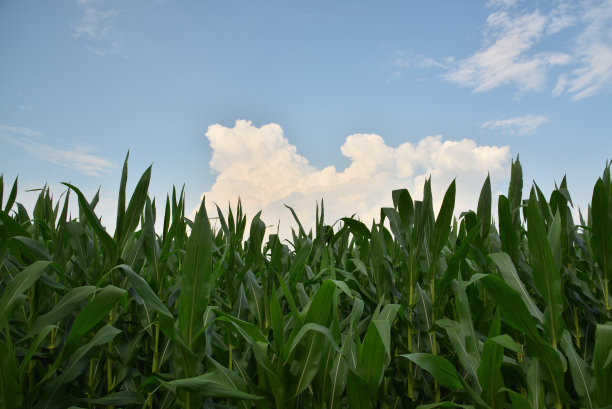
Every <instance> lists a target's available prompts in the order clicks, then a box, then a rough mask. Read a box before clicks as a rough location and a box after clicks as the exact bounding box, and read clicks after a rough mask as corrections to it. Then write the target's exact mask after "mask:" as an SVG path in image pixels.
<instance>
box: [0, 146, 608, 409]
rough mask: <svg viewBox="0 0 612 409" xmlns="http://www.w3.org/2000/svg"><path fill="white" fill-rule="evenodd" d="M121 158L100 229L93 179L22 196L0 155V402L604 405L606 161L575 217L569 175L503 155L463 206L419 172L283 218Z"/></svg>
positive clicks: (534, 408) (266, 407)
mask: <svg viewBox="0 0 612 409" xmlns="http://www.w3.org/2000/svg"><path fill="white" fill-rule="evenodd" d="M127 179H128V158H127V157H126V160H125V163H124V166H123V171H122V175H121V180H120V188H119V194H118V203H117V219H116V227H115V231H114V233H113V234H110V233H109V232H108V231H107V229H106V228H105V227H104V225H103V222H102V219H101V218H100V217H99V216H98V215H97V214H96V210H95V209H96V205H97V203H98V200H99V195H98V194H96V195H94V197H93V198H87V197H85V195H84V194H83V193H82V192H81V191H80V190H79V189H78V188H77V187H75V186H73V185H71V184H65V186H66V191H65V192H63V193H62V194H61V196H60V197H59V198H58V199H55V198H54V197H53V195H52V192H50V190H49V188H48V187H46V186H45V187H43V188H42V189H40V190H39V197H38V200H37V201H36V204H35V206H34V208H33V209H26V208H25V207H24V206H23V205H22V204H20V203H19V202H18V201H17V199H18V198H17V196H18V180H15V182H14V183H13V185H12V187H11V188H10V189H7V190H6V191H7V195H6V196H4V192H5V189H4V180H3V178H2V177H1V176H0V262H1V263H0V407H1V408H20V407H32V408H64V407H75V408H95V407H107V408H113V407H140V408H173V407H182V408H213V407H219V408H228V407H235V408H242V409H246V408H261V409H271V408H288V409H292V408H327V409H335V408H338V409H340V408H415V407H422V408H434V407H465V408H487V409H489V408H491V409H497V408H510V407H518V408H530V409H539V408H545V407H556V408H569V407H581V408H600V407H601V408H603V407H610V406H611V405H612V353H611V352H610V351H611V350H612V316H611V315H612V312H611V309H612V307H611V304H612V299H611V296H610V280H611V279H612V183H611V179H610V165H609V164H606V166H605V169H604V172H603V175H602V177H601V178H599V179H598V180H597V181H596V183H595V186H594V189H593V196H592V200H591V204H590V205H589V206H588V209H586V211H587V212H586V219H585V218H584V216H583V215H582V213H581V212H579V220H577V221H575V220H574V212H573V210H572V207H573V204H572V199H571V196H570V194H569V192H568V189H567V182H566V179H565V178H563V179H562V182H561V183H560V185H558V186H557V185H555V189H554V190H553V192H552V193H551V194H550V196H549V197H546V196H545V195H544V194H543V192H542V191H541V190H540V188H539V187H538V185H537V184H535V183H534V184H533V186H532V187H531V189H530V192H529V196H528V197H525V198H524V197H522V192H523V178H522V168H521V164H520V162H519V160H518V157H517V159H516V161H513V163H512V167H511V178H510V185H509V188H508V193H507V195H500V196H499V198H498V201H497V202H498V206H497V213H494V212H493V209H492V194H491V183H490V180H489V178H488V177H487V178H486V179H485V182H484V184H483V187H482V190H481V193H480V196H479V198H478V206H477V209H476V210H475V211H464V212H463V213H460V214H459V213H458V210H463V209H456V208H455V183H454V182H453V183H451V184H450V186H449V187H448V189H447V191H446V193H445V195H444V198H443V200H442V204H441V206H440V208H439V209H434V206H433V198H432V192H431V180H429V179H428V180H427V181H426V182H425V184H424V186H423V195H422V197H423V199H422V200H413V198H412V196H411V194H410V192H409V191H408V190H406V189H401V190H395V191H393V192H391V196H392V199H393V207H388V208H382V209H381V210H380V218H379V220H378V221H377V222H376V221H374V222H372V223H365V222H364V221H362V220H359V219H358V218H355V217H344V218H342V219H340V220H338V221H334V223H332V224H328V223H326V221H325V210H324V203H323V201H321V203H320V204H319V203H317V206H316V211H315V223H314V227H313V228H312V229H311V230H309V231H306V229H304V227H303V226H304V225H303V224H302V223H301V221H300V220H299V219H298V218H297V216H296V214H295V212H294V211H293V209H291V208H288V210H287V211H289V212H291V213H292V214H293V216H294V218H295V228H294V229H293V230H292V234H291V237H288V238H283V237H279V236H278V234H268V233H267V232H266V225H265V224H264V222H263V221H262V220H261V214H256V215H253V216H252V217H251V218H250V223H247V221H248V220H249V219H248V218H247V215H246V214H245V213H244V211H243V209H242V207H241V204H240V202H238V205H237V206H236V208H233V209H232V208H228V209H227V211H225V212H224V211H223V210H222V209H220V208H219V207H217V208H216V214H214V215H213V214H207V211H206V209H207V207H206V202H205V200H203V201H202V204H201V206H200V209H199V211H198V212H197V214H196V216H195V218H194V219H193V220H189V219H188V218H186V217H185V193H184V191H183V190H180V191H178V190H177V189H173V190H172V194H171V195H168V196H167V197H166V200H165V202H164V203H163V206H162V205H160V206H158V203H157V202H156V200H155V199H154V198H150V197H149V195H148V187H149V182H150V179H151V168H148V169H146V170H145V171H144V173H143V174H142V176H141V177H140V179H139V181H138V183H137V184H136V187H135V189H134V191H133V193H132V194H131V196H129V195H128V192H127V191H126V185H127ZM128 197H129V200H128ZM70 200H73V201H76V203H77V204H78V214H77V215H74V216H73V215H72V214H70V211H69V208H70V207H69V204H70ZM158 207H159V209H160V211H159V212H158ZM158 215H159V217H160V219H159V220H160V223H157V220H158V219H157V217H158ZM456 215H458V216H456ZM162 217H163V219H162ZM156 225H160V226H162V227H161V231H156V230H155V226H156ZM213 226H214V227H213Z"/></svg>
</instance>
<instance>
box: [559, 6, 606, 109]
mask: <svg viewBox="0 0 612 409" xmlns="http://www.w3.org/2000/svg"><path fill="white" fill-rule="evenodd" d="M580 20H581V23H582V24H583V25H584V30H583V31H582V32H581V33H580V34H579V35H578V37H577V38H576V41H575V47H574V53H575V56H576V57H575V58H576V60H577V61H578V67H577V68H575V69H574V70H573V71H571V72H569V73H564V74H562V75H561V76H560V77H559V79H558V81H557V84H556V86H555V88H554V90H553V95H555V96H558V95H561V94H563V93H567V94H570V95H571V96H572V99H574V100H579V99H583V98H586V97H590V96H593V95H595V94H597V93H599V92H601V91H606V90H609V89H610V88H611V87H612V1H611V0H604V1H601V2H600V3H599V4H593V2H588V7H587V8H586V9H585V10H584V12H583V14H582V16H581V19H580Z"/></svg>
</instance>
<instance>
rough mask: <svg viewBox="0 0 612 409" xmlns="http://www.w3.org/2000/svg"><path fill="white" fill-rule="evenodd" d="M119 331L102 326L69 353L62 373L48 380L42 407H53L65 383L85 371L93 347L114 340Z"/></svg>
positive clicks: (62, 391) (63, 389)
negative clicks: (86, 341) (83, 343)
mask: <svg viewBox="0 0 612 409" xmlns="http://www.w3.org/2000/svg"><path fill="white" fill-rule="evenodd" d="M119 333H121V330H119V329H117V328H115V327H111V326H109V325H106V326H104V327H102V328H100V330H99V331H98V332H97V333H96V334H95V335H94V337H93V338H92V339H91V341H89V342H88V343H86V344H85V345H83V346H81V347H79V348H78V349H76V351H74V353H71V354H70V355H68V356H67V362H66V365H65V366H64V368H63V371H62V372H61V374H60V375H59V376H57V377H56V378H54V379H53V380H52V381H51V382H46V384H45V388H44V391H43V396H44V400H43V404H42V406H41V407H42V408H43V409H46V408H49V407H53V406H54V403H56V400H57V399H56V394H57V393H58V392H60V393H64V391H65V389H66V386H65V385H66V384H68V383H70V382H72V381H73V380H74V379H76V378H77V377H78V376H79V375H80V374H81V373H82V372H83V370H84V369H85V367H86V366H87V364H88V363H89V358H90V357H91V356H92V355H93V353H94V352H95V351H94V350H93V349H94V348H95V347H98V346H100V345H104V344H106V343H108V342H110V341H112V340H113V338H115V336H117V334H119ZM64 350H65V348H64ZM45 378H46V377H45ZM43 382H44V379H43ZM58 398H61V395H59V396H58Z"/></svg>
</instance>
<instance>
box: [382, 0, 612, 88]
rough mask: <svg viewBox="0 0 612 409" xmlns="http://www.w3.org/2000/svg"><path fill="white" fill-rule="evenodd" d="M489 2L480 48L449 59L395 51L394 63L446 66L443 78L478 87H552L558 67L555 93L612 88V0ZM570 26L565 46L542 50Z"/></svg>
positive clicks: (401, 66)
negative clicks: (533, 5) (546, 4)
mask: <svg viewBox="0 0 612 409" xmlns="http://www.w3.org/2000/svg"><path fill="white" fill-rule="evenodd" d="M486 7H487V9H489V10H490V14H489V15H488V17H487V19H486V25H485V30H484V33H483V37H484V40H483V46H482V47H481V49H480V50H478V51H476V52H474V53H473V54H472V55H469V56H467V57H465V58H457V57H452V56H451V57H446V58H444V59H434V58H431V57H427V56H414V55H411V54H410V53H405V52H404V53H396V56H395V61H394V66H395V68H396V69H398V70H402V69H406V68H438V69H442V70H444V73H443V74H442V76H441V77H442V78H443V79H444V80H446V81H448V82H451V83H454V84H457V85H459V86H464V87H469V88H472V90H473V91H474V92H486V91H491V90H493V89H496V88H498V87H501V86H514V87H516V88H517V89H518V91H519V92H528V91H544V90H546V89H549V88H548V87H547V86H548V84H549V78H548V77H549V74H550V71H551V68H553V67H556V70H555V72H558V76H557V78H556V79H555V82H553V83H554V84H555V85H554V87H553V88H552V95H553V96H560V95H568V96H569V97H570V98H571V99H573V100H579V99H583V98H587V97H591V96H594V95H597V94H600V93H603V92H609V91H610V90H611V89H612V1H610V0H588V1H560V2H555V3H554V6H553V7H552V8H551V9H549V10H548V11H547V10H544V9H535V10H533V9H531V10H529V3H528V2H521V1H519V0H490V1H489V2H488V3H487V4H486ZM570 27H571V28H572V29H573V31H572V32H571V33H570V34H571V35H573V38H572V39H571V40H570V41H566V42H563V43H560V44H559V45H558V46H556V47H561V49H551V50H543V47H544V46H545V45H546V44H547V43H546V42H545V40H547V39H548V38H552V36H555V35H556V34H558V33H560V32H562V31H563V30H566V29H568V28H570ZM546 46H547V45H546ZM398 55H399V56H400V57H398ZM406 56H408V57H406Z"/></svg>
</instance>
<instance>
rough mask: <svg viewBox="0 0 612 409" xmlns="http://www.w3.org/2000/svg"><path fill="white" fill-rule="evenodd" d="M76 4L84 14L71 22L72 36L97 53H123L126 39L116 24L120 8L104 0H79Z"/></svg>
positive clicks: (100, 54)
mask: <svg viewBox="0 0 612 409" xmlns="http://www.w3.org/2000/svg"><path fill="white" fill-rule="evenodd" d="M76 5H77V6H78V7H79V8H80V9H81V10H82V14H81V18H80V19H79V21H78V23H73V24H70V28H71V29H72V36H73V37H74V38H75V39H77V40H80V41H82V42H83V43H84V44H85V47H86V48H87V50H88V51H90V52H92V53H94V54H96V55H99V56H104V55H107V54H123V48H124V40H123V37H122V35H121V32H120V31H119V29H118V28H117V27H116V26H115V19H116V18H117V16H118V15H119V10H117V9H115V8H113V7H108V6H107V5H106V4H105V2H104V0H77V2H76Z"/></svg>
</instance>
